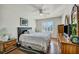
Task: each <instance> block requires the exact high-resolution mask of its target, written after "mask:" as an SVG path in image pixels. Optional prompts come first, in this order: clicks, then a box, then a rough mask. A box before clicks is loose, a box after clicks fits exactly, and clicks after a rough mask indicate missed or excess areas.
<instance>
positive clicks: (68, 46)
mask: <svg viewBox="0 0 79 59" xmlns="http://www.w3.org/2000/svg"><path fill="white" fill-rule="evenodd" d="M58 41H59V44H60V49H61V53H62V54H79V45H78V44H74V43H72V42H71V41H70V40H69V39H68V40H67V39H66V38H64V36H63V35H59V36H58Z"/></svg>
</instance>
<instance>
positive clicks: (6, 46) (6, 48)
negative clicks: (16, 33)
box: [0, 39, 16, 53]
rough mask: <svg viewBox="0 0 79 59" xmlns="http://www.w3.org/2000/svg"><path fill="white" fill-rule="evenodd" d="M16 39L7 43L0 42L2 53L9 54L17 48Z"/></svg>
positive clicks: (0, 51)
mask: <svg viewBox="0 0 79 59" xmlns="http://www.w3.org/2000/svg"><path fill="white" fill-rule="evenodd" d="M15 45H16V39H11V40H9V41H7V42H2V41H0V53H5V52H8V51H10V50H12V49H14V48H15Z"/></svg>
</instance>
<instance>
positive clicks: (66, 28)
mask: <svg viewBox="0 0 79 59" xmlns="http://www.w3.org/2000/svg"><path fill="white" fill-rule="evenodd" d="M64 33H65V34H68V25H65V26H64Z"/></svg>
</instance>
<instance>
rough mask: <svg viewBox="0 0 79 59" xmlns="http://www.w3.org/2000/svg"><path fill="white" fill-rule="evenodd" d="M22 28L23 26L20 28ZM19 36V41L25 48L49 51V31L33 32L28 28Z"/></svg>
mask: <svg viewBox="0 0 79 59" xmlns="http://www.w3.org/2000/svg"><path fill="white" fill-rule="evenodd" d="M20 29H22V28H20ZM21 32H22V33H21V34H20V36H19V43H20V44H21V46H23V47H25V48H31V49H33V50H37V51H41V52H44V53H47V51H48V47H49V43H50V33H49V32H32V33H28V30H27V29H26V30H23V31H21Z"/></svg>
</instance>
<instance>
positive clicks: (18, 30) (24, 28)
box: [17, 27, 32, 41]
mask: <svg viewBox="0 0 79 59" xmlns="http://www.w3.org/2000/svg"><path fill="white" fill-rule="evenodd" d="M29 29H32V27H17V35H18V41H19V36H20V35H21V34H22V33H23V31H28V30H29Z"/></svg>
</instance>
